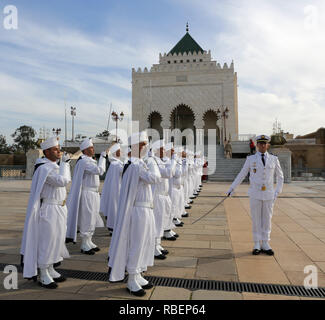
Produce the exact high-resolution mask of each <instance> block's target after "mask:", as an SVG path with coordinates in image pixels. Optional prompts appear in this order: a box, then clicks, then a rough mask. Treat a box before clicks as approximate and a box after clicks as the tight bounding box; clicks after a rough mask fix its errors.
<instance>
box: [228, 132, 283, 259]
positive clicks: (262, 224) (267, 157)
mask: <svg viewBox="0 0 325 320" xmlns="http://www.w3.org/2000/svg"><path fill="white" fill-rule="evenodd" d="M269 140H270V138H269V137H268V136H266V135H261V136H258V137H257V138H256V142H257V149H258V152H256V153H255V154H254V155H251V156H248V157H247V159H246V162H245V164H244V166H243V168H242V170H241V171H240V172H239V174H238V175H237V177H236V179H235V180H234V182H233V183H232V185H231V187H230V188H229V190H228V191H227V195H232V193H233V192H234V190H235V188H236V187H237V186H238V185H239V184H241V183H242V181H243V180H244V178H245V177H246V176H247V174H248V173H249V181H250V187H249V190H248V195H249V197H250V208H251V217H252V224H253V239H254V249H253V252H252V253H253V254H254V255H258V254H260V253H261V252H263V253H266V254H268V255H274V252H273V250H272V248H271V247H270V245H269V241H270V234H271V218H272V214H273V205H274V202H275V200H276V198H277V196H278V195H279V193H281V192H282V187H283V172H282V169H281V166H280V162H279V159H278V158H277V156H274V155H272V154H270V153H268V152H267V149H268V147H269V143H268V142H269ZM274 174H275V175H276V180H277V184H276V188H275V190H274Z"/></svg>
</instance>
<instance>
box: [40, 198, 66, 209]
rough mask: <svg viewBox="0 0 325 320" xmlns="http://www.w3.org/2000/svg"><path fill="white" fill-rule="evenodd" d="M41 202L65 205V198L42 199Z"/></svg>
mask: <svg viewBox="0 0 325 320" xmlns="http://www.w3.org/2000/svg"><path fill="white" fill-rule="evenodd" d="M41 202H42V204H53V205H57V206H62V207H64V206H65V203H66V200H56V199H42V200H41Z"/></svg>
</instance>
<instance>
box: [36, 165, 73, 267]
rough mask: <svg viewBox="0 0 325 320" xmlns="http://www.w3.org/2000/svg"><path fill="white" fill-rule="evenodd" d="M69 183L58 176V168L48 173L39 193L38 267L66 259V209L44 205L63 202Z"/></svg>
mask: <svg viewBox="0 0 325 320" xmlns="http://www.w3.org/2000/svg"><path fill="white" fill-rule="evenodd" d="M69 182H70V180H68V178H67V177H64V176H62V175H60V174H59V166H56V168H55V169H54V170H53V171H51V172H50V173H49V175H48V176H47V178H46V181H45V183H44V186H43V190H42V192H41V199H42V200H41V201H42V202H43V203H42V205H41V209H40V218H39V225H38V228H39V242H38V265H39V267H48V266H49V265H50V264H54V263H57V262H60V261H62V260H63V258H68V257H69V253H68V250H67V248H66V246H65V235H66V229H67V207H66V206H65V205H64V206H62V205H55V204H49V203H46V202H47V201H48V200H56V201H59V202H63V201H64V200H66V196H67V191H66V186H67V184H68V183H69Z"/></svg>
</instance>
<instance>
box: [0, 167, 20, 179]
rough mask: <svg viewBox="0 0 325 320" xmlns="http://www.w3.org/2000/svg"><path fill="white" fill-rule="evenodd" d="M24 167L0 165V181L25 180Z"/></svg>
mask: <svg viewBox="0 0 325 320" xmlns="http://www.w3.org/2000/svg"><path fill="white" fill-rule="evenodd" d="M25 178H26V166H4V165H0V179H25Z"/></svg>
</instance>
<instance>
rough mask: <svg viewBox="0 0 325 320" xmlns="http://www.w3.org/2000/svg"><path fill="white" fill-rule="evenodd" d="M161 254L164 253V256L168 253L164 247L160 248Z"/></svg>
mask: <svg viewBox="0 0 325 320" xmlns="http://www.w3.org/2000/svg"><path fill="white" fill-rule="evenodd" d="M160 251H161V253H162V254H164V255H165V256H166V255H167V254H168V253H169V251H168V250H166V249H164V250H160Z"/></svg>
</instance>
